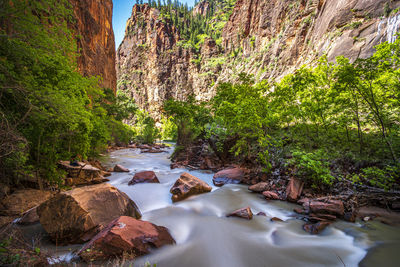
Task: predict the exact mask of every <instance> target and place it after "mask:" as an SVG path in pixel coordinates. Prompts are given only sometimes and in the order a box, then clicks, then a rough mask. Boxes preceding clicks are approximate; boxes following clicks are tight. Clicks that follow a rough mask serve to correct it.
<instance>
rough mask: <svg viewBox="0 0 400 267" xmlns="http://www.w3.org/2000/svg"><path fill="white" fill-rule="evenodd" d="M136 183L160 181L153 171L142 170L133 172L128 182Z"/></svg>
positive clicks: (130, 183)
mask: <svg viewBox="0 0 400 267" xmlns="http://www.w3.org/2000/svg"><path fill="white" fill-rule="evenodd" d="M137 183H160V181H159V180H158V178H157V176H156V174H155V173H154V172H153V171H143V172H137V173H135V175H134V176H133V178H132V180H131V181H130V182H129V183H128V184H129V185H134V184H137Z"/></svg>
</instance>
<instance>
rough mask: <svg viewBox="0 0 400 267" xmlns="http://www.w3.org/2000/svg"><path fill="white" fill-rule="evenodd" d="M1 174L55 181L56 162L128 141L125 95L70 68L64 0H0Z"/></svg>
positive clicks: (73, 59) (72, 54)
mask: <svg viewBox="0 0 400 267" xmlns="http://www.w3.org/2000/svg"><path fill="white" fill-rule="evenodd" d="M0 10H1V12H0V62H1V64H0V68H1V71H0V103H1V104H0V116H1V125H0V126H1V127H0V131H1V132H0V170H1V171H0V176H1V180H2V182H4V183H14V182H17V180H18V179H20V178H25V177H27V176H31V177H32V178H33V179H37V180H40V179H44V180H49V181H51V180H53V181H54V180H56V181H58V177H59V175H58V173H57V168H56V163H57V161H58V160H60V159H70V158H71V157H72V156H75V157H78V158H81V159H85V158H87V157H90V156H94V155H96V154H97V153H99V152H100V151H102V150H103V149H104V148H105V146H106V145H107V143H109V142H127V141H129V140H130V139H131V136H132V134H133V132H132V130H131V129H130V128H129V127H127V126H125V125H124V124H122V119H124V118H125V117H126V115H127V114H129V113H130V112H132V111H134V110H135V107H134V106H133V105H132V103H131V100H129V99H127V98H126V97H125V98H124V97H118V98H117V97H116V96H115V95H114V94H113V92H112V90H111V88H110V89H103V88H100V86H99V79H98V78H96V77H83V76H82V75H81V74H80V73H79V72H78V67H77V57H78V53H77V46H76V39H75V36H74V32H72V31H71V30H70V27H69V25H70V24H73V23H74V17H73V11H72V8H71V6H70V4H69V2H68V1H66V0H62V1H59V0H43V1H2V2H1V4H0Z"/></svg>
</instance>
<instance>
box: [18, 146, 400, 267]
mask: <svg viewBox="0 0 400 267" xmlns="http://www.w3.org/2000/svg"><path fill="white" fill-rule="evenodd" d="M172 150H173V149H172V148H170V149H167V151H168V152H166V153H160V154H149V153H140V150H139V149H122V150H117V151H114V152H111V153H110V154H109V155H107V156H106V157H104V158H103V160H102V161H103V164H104V165H105V166H108V167H112V166H114V165H115V164H121V165H123V166H124V167H126V168H129V170H130V172H129V173H113V174H112V176H110V177H108V178H109V179H110V182H109V183H110V184H112V185H113V186H115V187H116V188H118V189H119V190H121V191H123V192H125V193H126V194H127V195H128V196H129V197H130V198H131V199H132V200H133V201H134V202H135V203H136V204H137V206H138V207H139V209H140V211H141V212H142V215H143V217H142V220H145V221H150V222H152V223H154V224H157V225H160V226H165V227H167V228H168V229H169V231H170V233H171V235H172V236H173V238H174V239H175V240H176V244H175V245H170V246H164V247H162V248H160V249H156V250H154V251H152V253H150V254H149V255H146V256H142V257H139V258H137V259H136V260H135V261H134V262H133V266H135V267H137V266H144V265H146V264H147V263H150V264H151V266H153V264H156V265H157V267H180V266H182V267H187V266H188V267H214V266H215V267H258V266H307V267H310V266H347V267H350V266H377V265H379V266H382V267H384V266H385V267H386V266H400V265H399V264H400V231H399V228H395V227H391V226H388V225H384V224H381V223H379V222H357V223H347V222H344V221H337V222H335V223H333V224H332V225H331V226H329V227H328V228H327V229H325V230H324V231H323V232H322V233H321V234H319V235H310V234H308V233H306V232H305V231H303V229H302V225H303V224H304V222H303V221H302V220H300V219H298V218H297V215H296V213H294V212H293V208H295V207H298V206H297V205H295V204H291V203H287V202H283V201H266V200H265V199H264V198H263V197H262V196H261V194H255V193H251V192H250V191H248V189H247V186H246V185H224V186H223V187H215V186H214V185H213V183H212V176H213V173H212V172H209V171H198V170H193V171H192V170H187V169H173V170H171V169H170V163H171V162H170V160H169V156H170V155H171V153H172ZM144 170H152V171H154V172H155V173H156V175H157V177H158V179H159V180H160V184H135V185H131V186H129V185H128V182H129V181H130V180H131V178H132V176H133V175H134V173H135V172H138V171H144ZM183 172H189V173H190V174H192V175H194V176H196V177H198V178H200V179H202V180H204V181H205V182H207V183H208V184H209V185H210V186H212V188H213V189H212V192H210V193H205V194H201V195H197V196H193V197H190V198H188V199H186V200H183V201H180V202H177V203H172V201H171V194H170V192H169V190H170V188H171V187H172V185H173V184H174V183H175V181H176V180H177V179H178V178H179V176H180V174H182V173H183ZM246 206H250V207H251V209H252V211H253V213H254V214H257V213H258V212H264V213H265V214H266V215H267V216H266V217H265V216H254V217H253V219H252V220H250V221H248V220H245V219H241V218H234V217H229V218H227V217H226V216H225V215H226V214H227V213H229V212H232V211H234V210H236V209H239V208H243V207H246ZM272 217H278V218H280V219H282V220H283V222H272V221H270V219H271V218H272ZM35 227H36V228H35ZM40 227H41V226H40V224H39V225H36V226H30V227H29V228H25V230H26V229H29V231H28V232H31V233H37V232H38V231H39V232H40V231H41V230H40ZM26 231H27V230H26ZM43 240H44V242H43V243H42V247H43V249H44V250H46V251H47V252H49V253H51V254H53V255H54V256H55V257H57V256H60V259H61V260H67V261H68V260H70V259H72V258H73V257H74V250H76V249H78V248H79V247H80V246H79V245H78V246H68V247H55V246H54V245H52V244H51V243H49V242H46V241H45V240H46V238H44V239H43ZM53 262H57V261H53ZM127 266H129V264H128V265H127Z"/></svg>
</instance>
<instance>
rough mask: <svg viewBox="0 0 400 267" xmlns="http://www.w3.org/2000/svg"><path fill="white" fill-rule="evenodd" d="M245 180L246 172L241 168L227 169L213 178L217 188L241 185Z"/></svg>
mask: <svg viewBox="0 0 400 267" xmlns="http://www.w3.org/2000/svg"><path fill="white" fill-rule="evenodd" d="M243 178H244V171H243V170H242V169H240V168H233V169H225V170H222V171H219V172H217V173H216V174H214V176H213V183H214V184H215V185H216V186H223V185H224V184H239V183H240V182H241V181H242V180H243Z"/></svg>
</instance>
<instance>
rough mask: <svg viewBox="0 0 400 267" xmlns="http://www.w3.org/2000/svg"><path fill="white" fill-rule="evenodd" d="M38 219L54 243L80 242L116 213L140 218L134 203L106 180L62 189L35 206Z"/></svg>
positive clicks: (111, 219)
mask: <svg viewBox="0 0 400 267" xmlns="http://www.w3.org/2000/svg"><path fill="white" fill-rule="evenodd" d="M37 213H38V215H39V218H40V223H41V224H42V226H43V228H44V229H45V230H46V232H47V233H48V234H49V235H50V237H51V238H52V240H53V241H55V242H56V243H57V244H68V243H83V242H86V241H88V240H89V239H90V238H92V237H93V236H94V235H95V234H96V233H97V232H98V231H100V230H101V229H102V228H103V227H104V226H106V225H108V224H109V223H110V222H111V221H113V220H114V219H116V218H118V217H119V216H122V215H126V216H132V217H134V218H140V217H141V214H140V211H139V209H138V207H137V206H136V204H135V203H134V202H133V201H132V200H130V199H129V197H128V196H127V195H126V194H124V193H122V192H120V191H119V190H118V189H116V188H115V187H112V186H111V185H109V184H99V185H91V186H85V187H80V188H76V189H73V190H71V191H67V192H62V193H59V194H58V195H56V196H55V197H53V198H51V199H49V200H48V201H46V202H44V203H43V204H41V205H40V206H39V207H38V208H37Z"/></svg>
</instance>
